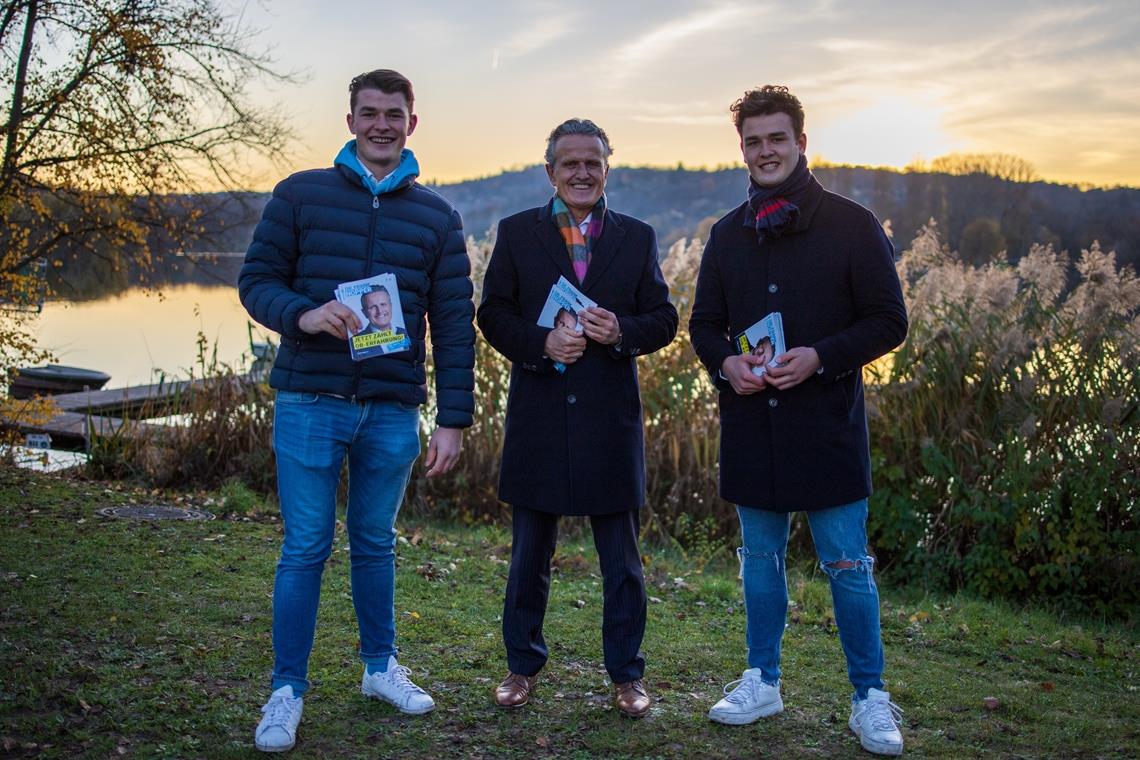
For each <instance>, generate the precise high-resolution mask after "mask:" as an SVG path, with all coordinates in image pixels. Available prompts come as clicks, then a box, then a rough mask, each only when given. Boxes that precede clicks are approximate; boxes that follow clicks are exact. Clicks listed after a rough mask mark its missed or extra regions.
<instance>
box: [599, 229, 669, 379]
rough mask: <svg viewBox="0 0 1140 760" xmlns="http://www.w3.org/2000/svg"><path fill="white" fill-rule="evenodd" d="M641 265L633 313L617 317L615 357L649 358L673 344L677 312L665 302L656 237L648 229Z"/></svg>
mask: <svg viewBox="0 0 1140 760" xmlns="http://www.w3.org/2000/svg"><path fill="white" fill-rule="evenodd" d="M647 240H648V243H647V246H648V247H647V249H646V251H645V253H644V260H645V265H644V266H643V267H642V270H641V277H640V278H639V279H638V282H637V294H636V299H635V300H636V303H637V305H636V312H635V313H634V314H630V315H628V316H621V317H618V325H619V327H620V329H621V335H622V338H621V348H620V349H615V350H614V351H613V353H614V354H615V355H616V356H622V357H627V356H639V355H641V354H651V353H653V352H654V351H658V350H660V349H662V348H664V347H665V346H667V345H669V344H670V343H672V342H673V338H674V337H676V335H677V309H676V307H674V306H673V304H672V303H670V301H669V286H668V285H666V284H665V277H664V275H662V274H661V265H660V264H659V263H658V262H657V234H656V233H655V232H654V231H653V230H652V229H650V230H649V235H648V236H647Z"/></svg>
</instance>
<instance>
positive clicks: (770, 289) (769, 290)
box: [768, 282, 779, 293]
mask: <svg viewBox="0 0 1140 760" xmlns="http://www.w3.org/2000/svg"><path fill="white" fill-rule="evenodd" d="M777 290H779V288H777V287H776V283H774V282H773V283H772V284H771V285H769V286H768V292H769V293H775V292H776V291H777Z"/></svg>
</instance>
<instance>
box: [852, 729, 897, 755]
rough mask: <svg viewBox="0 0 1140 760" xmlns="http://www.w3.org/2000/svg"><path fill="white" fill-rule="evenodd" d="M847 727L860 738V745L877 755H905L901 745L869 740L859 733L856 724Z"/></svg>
mask: <svg viewBox="0 0 1140 760" xmlns="http://www.w3.org/2000/svg"><path fill="white" fill-rule="evenodd" d="M847 727H848V728H850V729H851V733H853V734H855V736H857V737H859V744H860V745H861V746H862V747H863V749H865V750H867V751H868V752H871V753H872V754H875V755H889V756H891V757H897V756H899V755H901V754H902V753H903V745H901V744H880V743H878V742H873V741H871V740H870V739H867V738H865V737H864V736H863V734H861V733H860V732H859V729H858V728H856V727H855V725H854V724H852V723H850V722H848V723H847Z"/></svg>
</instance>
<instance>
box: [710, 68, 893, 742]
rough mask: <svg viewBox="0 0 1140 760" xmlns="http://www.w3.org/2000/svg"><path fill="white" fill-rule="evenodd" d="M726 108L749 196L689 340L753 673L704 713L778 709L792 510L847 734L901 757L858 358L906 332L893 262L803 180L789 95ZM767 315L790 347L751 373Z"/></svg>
mask: <svg viewBox="0 0 1140 760" xmlns="http://www.w3.org/2000/svg"><path fill="white" fill-rule="evenodd" d="M731 111H732V114H733V116H734V121H735V124H736V129H737V132H738V134H739V135H740V148H741V152H742V154H743V157H744V163H745V164H746V165H747V167H748V173H749V193H748V199H747V200H746V201H745V202H743V203H742V204H741V205H740V206H738V207H737V208H735V209H734V210H732V211H731V212H729V213H728V214H727V215H726V216H724V217H723V218H722V219H720V220H719V221H718V222H717V223H716V224H715V225H714V226H713V228H712V230H711V231H710V233H709V239H708V243H707V244H706V246H705V251H704V255H703V257H702V259H701V268H700V273H699V276H698V280H697V289H696V295H695V299H694V304H693V313H692V318H691V320H690V322H689V331H690V334H691V336H692V341H693V348H694V349H695V350H696V352H697V355H698V356H699V357H700V359H701V361H702V362H703V363H704V365H705V367H706V368H707V369H708V371H709V373H710V375H711V376H712V378H713V382H714V384H715V385H716V387H717V390H718V391H719V392H720V421H721V445H720V493H721V496H723V497H724V498H725V499H726V500H728V501H730V502H732V503H733V504H736V505H737V515H738V517H739V519H740V527H741V537H742V543H743V547H742V548H741V549H740V550H739V554H740V560H741V577H742V579H743V585H744V601H745V611H746V613H747V615H746V616H747V644H748V669H747V670H745V671H744V674H743V677H742V678H741V679H739V680H738V681H734V682H733V683H732V684H729V686H728V687H726V689H725V691H726V694H725V697H724V698H723V699H721V700H720V701H719V702H717V703H716V705H714V706H713V708H712V709H711V710H710V711H709V717H710V718H711V719H712V720H714V721H718V722H721V723H729V724H744V723H751V722H752V721H754V720H756V719H758V718H760V717H764V716H768V715H775V714H776V713H779V712H780V711H781V710H783V701H782V699H781V697H780V639H781V636H782V635H783V631H784V625H785V618H786V616H787V605H788V588H787V579H786V576H785V552H786V549H787V543H788V531H789V525H790V518H791V514H792V513H793V512H796V511H801V510H802V511H805V512H806V513H807V518H808V523H809V525H810V527H811V533H812V539H813V541H814V543H815V547H816V552H817V554H818V555H819V560H820V567H821V568H822V569H823V571H824V572H825V573H826V574H827V576H828V578H829V581H830V584H831V593H832V600H833V602H834V606H835V620H836V624H837V625H838V627H839V638H840V642H841V644H842V646H843V652H844V654H845V656H846V658H847V671H848V676H849V678H850V680H851V684H852V686H853V687H854V693H853V695H852V702H851V718H850V721H849V726H850V727H851V729H852V731H854V732H855V734H856V735H857V736H858V737H859V739H860V742H861V743H862V745H863V747H864V748H866V749H867V750H869V751H871V752H876V753H880V754H888V755H897V754H901V753H902V747H903V739H902V734H901V732H900V731H899V725H898V709H897V707H896V706H895V705H894V704H893V703H892V702H891V701H890V694H889V693H887V692H886V691H883V680H882V672H883V645H882V636H881V633H880V630H879V597H878V590H877V588H876V586H875V581H874V577H873V575H872V570H873V568H874V559H873V558H872V557H871V556H869V554H868V550H867V527H866V526H867V498H868V496H870V494H871V462H870V448H869V445H868V436H867V416H866V411H865V408H864V400H863V377H862V367H863V365H864V364H867V363H869V362H872V361H874V360H875V359H877V358H879V357H880V356H883V355H884V354H886V353H887V352H888V351H890V350H891V349H892V348H894V347H895V346H897V345H898V344H899V343H901V342H902V340H903V339H904V338H905V337H906V330H907V318H906V307H905V304H904V302H903V297H902V291H901V288H900V286H899V280H898V276H897V274H896V271H895V266H894V252H893V249H892V248H891V244H890V242H889V241H888V239H887V236H886V235H885V234H884V233H883V229H882V226H881V225H880V224H879V222H878V220H877V219H875V217H874V215H873V214H872V213H871V212H870V211H868V210H867V209H865V208H863V207H862V206H860V205H858V204H857V203H854V202H853V201H850V200H848V199H846V198H843V197H840V196H838V195H835V194H833V193H830V192H827V191H826V190H824V189H823V187H821V186H820V184H819V183H818V182H817V181H816V180H815V178H814V177H813V176H812V174H811V172H810V171H809V170H808V168H807V160H806V158H805V152H806V150H807V135H806V134H805V133H804V131H803V123H804V114H803V108H802V106H801V105H800V102H799V100H798V99H797V98H796V97H795V96H794V95H792V94H791V93H790V92H788V90H787V88H786V87H773V86H766V87H763V88H760V89H758V90H752V91H750V92H747V93H745V95H744V97H743V98H741V99H740V100H738V101H737V102H736V103H734V104H733V106H732V109H731ZM771 312H780V314H781V315H782V317H783V320H782V321H783V326H784V332H785V345H787V346H789V347H790V348H789V349H788V350H787V351H785V352H784V353H783V354H780V355H778V356H776V357H775V360H776V362H777V363H778V366H769V367H768V368H767V371H766V372H765V373H764V374H763V375H761V376H758V375H756V374H754V373H753V372H752V371H751V370H752V368H753V367H754V366H758V365H760V364H762V362H763V361H764V360H763V359H762V358H760V357H756V356H752V355H750V354H743V355H741V354H738V353H737V349H736V347H735V346H734V343H733V340H732V338H733V337H734V336H736V335H739V334H740V333H742V332H744V331H745V330H746V329H747V328H749V327H751V326H752V325H753V324H754V323H756V322H758V321H759V320H761V319H763V318H764V317H765V315H767V314H769V313H771ZM731 687H735V688H731Z"/></svg>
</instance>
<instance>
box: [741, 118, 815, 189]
mask: <svg viewBox="0 0 1140 760" xmlns="http://www.w3.org/2000/svg"><path fill="white" fill-rule="evenodd" d="M794 132H795V129H794V127H793V126H792V117H791V116H788V115H787V114H786V113H782V112H781V113H773V114H765V115H762V116H749V117H748V118H747V119H745V120H744V123H743V124H741V125H740V152H741V154H743V156H744V163H745V165H746V166H747V167H748V173H749V174H750V175H752V179H754V180H756V184H758V185H760V187H776V186H777V185H779V184H780V183H781V182H783V181H784V180H786V179H787V178H788V177H789V176H790V175H791V173H792V171H793V170H794V169H795V168H796V164H797V163H798V162H799V160H800V154H802V153H804V152H806V151H807V135H806V134H804V133H800V134H799V135H796V134H795V133H794Z"/></svg>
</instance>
